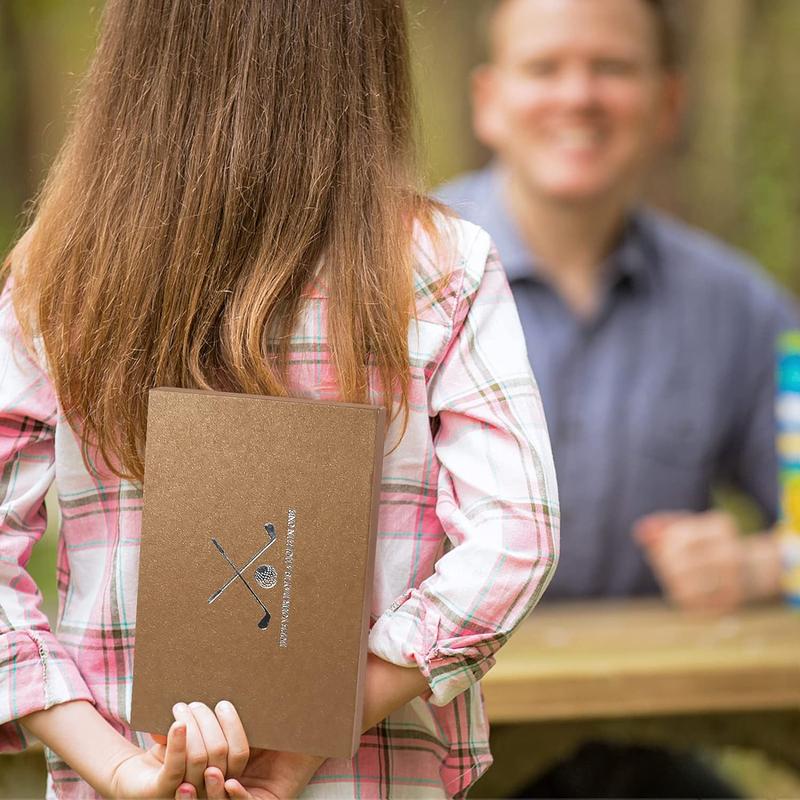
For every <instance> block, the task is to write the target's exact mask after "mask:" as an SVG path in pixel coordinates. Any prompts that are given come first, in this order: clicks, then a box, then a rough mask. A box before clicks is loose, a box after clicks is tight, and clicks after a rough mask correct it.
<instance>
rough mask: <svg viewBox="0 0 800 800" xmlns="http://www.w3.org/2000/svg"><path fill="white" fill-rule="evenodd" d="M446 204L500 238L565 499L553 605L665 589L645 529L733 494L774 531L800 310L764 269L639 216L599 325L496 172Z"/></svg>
mask: <svg viewBox="0 0 800 800" xmlns="http://www.w3.org/2000/svg"><path fill="white" fill-rule="evenodd" d="M437 194H438V196H439V198H440V199H442V200H443V201H444V202H445V203H447V204H448V205H449V206H451V207H452V208H453V209H454V210H455V211H456V212H457V213H459V214H460V215H461V216H463V217H465V218H466V219H468V220H470V221H471V222H474V223H477V224H478V225H480V226H481V227H483V228H485V229H486V230H487V231H488V232H489V233H490V235H491V236H492V238H493V239H494V241H495V244H496V245H497V248H498V251H499V253H500V258H501V260H502V262H503V264H504V265H505V269H506V273H507V275H508V279H509V282H510V284H511V289H512V291H513V293H514V297H515V299H516V302H517V308H518V309H519V314H520V318H521V321H522V327H523V329H524V331H525V338H526V342H527V347H528V355H529V357H530V361H531V365H532V367H533V371H534V374H535V376H536V379H537V381H538V383H539V388H540V391H541V394H542V400H543V402H544V408H545V412H546V415H547V421H548V427H549V431H550V437H551V440H552V444H553V452H554V456H555V462H556V471H557V474H558V481H559V491H560V496H561V510H562V520H561V558H560V562H559V567H558V570H557V571H556V575H555V578H554V579H553V582H552V584H551V587H550V589H549V590H548V592H547V596H548V597H549V598H550V599H552V598H556V597H561V598H564V597H585V596H603V595H633V594H646V593H652V592H656V591H657V590H658V587H657V584H656V581H655V578H654V576H653V574H652V572H651V571H650V569H649V567H648V566H647V564H646V563H645V561H644V559H643V557H642V553H641V552H640V550H639V548H638V546H637V545H636V544H635V543H634V541H633V539H632V536H631V529H632V526H633V524H634V522H635V521H636V520H637V519H638V518H640V517H641V516H643V515H645V514H648V513H650V512H653V511H664V510H673V509H674V510H691V511H704V510H707V509H708V508H709V505H710V502H711V490H712V487H713V486H715V485H716V484H718V483H720V482H727V483H732V484H734V485H735V486H737V487H739V488H741V489H743V490H744V491H745V492H747V493H748V494H749V495H750V496H751V497H752V498H753V499H754V500H755V501H756V502H757V503H758V505H759V506H760V508H761V509H762V510H763V512H764V515H765V518H766V523H767V524H771V523H772V522H774V520H775V518H776V515H777V513H778V481H777V458H776V451H775V421H774V392H775V389H774V374H775V339H776V336H777V335H778V333H779V332H780V331H782V330H785V329H787V328H790V327H800V314H799V313H798V309H797V306H796V305H795V304H794V302H793V301H792V300H790V299H789V298H788V297H787V296H786V295H785V294H783V293H781V291H780V290H779V289H778V288H777V287H776V286H775V285H774V284H773V283H772V282H770V281H769V280H768V279H767V278H766V277H765V276H764V274H763V273H762V271H761V270H760V269H759V268H758V266H757V265H756V264H754V263H753V262H751V261H748V260H747V259H746V258H745V257H743V256H742V255H741V254H740V253H738V252H736V251H735V250H732V249H731V248H729V247H727V246H725V245H723V244H722V243H721V242H719V241H717V240H715V239H713V238H711V237H709V236H707V235H705V234H703V233H700V232H699V231H696V230H694V229H691V228H689V227H687V226H685V225H683V224H681V223H679V222H677V221H675V220H673V219H670V218H668V217H666V216H664V215H662V214H658V213H656V212H654V211H651V210H645V209H642V210H639V211H637V212H636V213H634V214H632V215H631V217H630V219H629V221H628V225H627V230H626V232H625V235H624V236H623V238H622V240H621V243H620V245H619V247H618V248H617V250H616V251H615V252H614V253H613V254H612V255H611V257H610V260H609V263H608V265H607V266H608V269H607V270H606V271H605V273H604V274H606V275H607V282H606V286H605V296H604V302H603V304H602V307H601V310H600V312H599V313H598V315H597V316H596V317H595V318H594V319H593V320H592V321H591V322H586V321H584V320H581V319H579V318H578V317H576V315H575V314H574V313H573V312H572V311H571V310H570V309H569V308H568V307H567V306H566V305H565V303H564V302H563V300H562V299H561V298H560V297H559V295H558V294H557V293H556V292H555V291H554V289H553V288H552V287H551V286H550V285H548V283H547V281H546V280H545V279H544V277H543V276H540V275H538V274H537V270H536V261H535V256H533V255H532V254H531V253H530V252H529V250H528V248H527V247H526V246H525V244H524V243H523V241H522V238H521V235H520V233H519V232H518V230H517V229H516V227H515V225H514V223H513V221H512V219H511V217H510V215H509V214H508V213H507V211H506V209H505V207H504V199H503V197H502V191H501V186H500V180H499V176H498V174H497V172H496V171H495V170H494V169H491V168H489V169H486V170H482V171H480V172H475V173H472V174H470V175H467V176H465V177H463V178H461V179H459V180H457V181H454V182H452V183H449V184H447V185H446V186H444V187H442V188H441V189H440V190H439V192H438V193H437Z"/></svg>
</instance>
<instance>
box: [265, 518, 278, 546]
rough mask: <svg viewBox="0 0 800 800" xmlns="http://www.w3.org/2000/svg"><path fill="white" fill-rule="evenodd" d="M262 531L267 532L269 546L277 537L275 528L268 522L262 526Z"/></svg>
mask: <svg viewBox="0 0 800 800" xmlns="http://www.w3.org/2000/svg"><path fill="white" fill-rule="evenodd" d="M264 530H265V531H266V532H267V536H269V544H272V543H273V542H274V541H275V537H276V536H277V534H276V533H275V526H274V525H273V524H272V523H271V522H268V523H267V524H266V525H265V526H264ZM267 547H269V545H267Z"/></svg>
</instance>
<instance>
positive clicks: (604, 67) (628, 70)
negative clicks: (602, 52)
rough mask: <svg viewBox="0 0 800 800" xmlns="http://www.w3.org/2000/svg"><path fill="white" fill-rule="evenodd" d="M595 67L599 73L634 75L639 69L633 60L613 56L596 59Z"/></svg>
mask: <svg viewBox="0 0 800 800" xmlns="http://www.w3.org/2000/svg"><path fill="white" fill-rule="evenodd" d="M593 68H594V72H595V74H597V75H634V74H636V71H637V70H636V65H635V64H633V63H632V62H630V61H622V60H621V59H612V58H608V59H603V60H602V61H595V63H594V65H593Z"/></svg>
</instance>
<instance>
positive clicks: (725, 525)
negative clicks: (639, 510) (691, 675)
mask: <svg viewBox="0 0 800 800" xmlns="http://www.w3.org/2000/svg"><path fill="white" fill-rule="evenodd" d="M633 535H634V538H635V539H636V541H637V542H638V543H639V544H640V545H641V546H642V547H643V548H644V551H645V555H646V557H647V560H648V561H649V562H650V565H651V567H652V568H653V572H654V573H655V575H656V577H657V579H658V581H659V583H660V584H661V588H662V589H663V591H664V593H665V594H666V596H667V597H668V598H669V599H670V600H671V601H672V602H673V603H675V604H676V605H678V606H680V607H681V608H684V609H688V610H694V611H712V612H716V613H722V612H725V611H730V610H732V609H734V608H737V607H739V606H740V605H742V604H744V603H747V602H751V601H755V600H762V599H767V598H770V597H774V596H777V594H778V593H779V591H780V554H779V550H778V542H777V536H776V535H774V534H770V533H767V534H762V535H751V536H743V535H742V533H741V531H740V530H739V526H738V524H737V522H736V520H735V518H734V517H733V516H732V515H731V514H729V513H727V512H725V511H707V512H705V513H702V514H693V513H686V512H664V513H656V514H650V515H648V516H646V517H642V518H641V519H640V520H639V521H638V522H637V523H636V525H635V526H634V530H633Z"/></svg>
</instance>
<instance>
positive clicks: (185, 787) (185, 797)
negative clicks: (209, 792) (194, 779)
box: [175, 783, 197, 800]
mask: <svg viewBox="0 0 800 800" xmlns="http://www.w3.org/2000/svg"><path fill="white" fill-rule="evenodd" d="M175 800H197V789H195V788H194V786H192V784H191V783H182V784H181V785H180V786H179V787H178V791H176V792H175Z"/></svg>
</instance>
